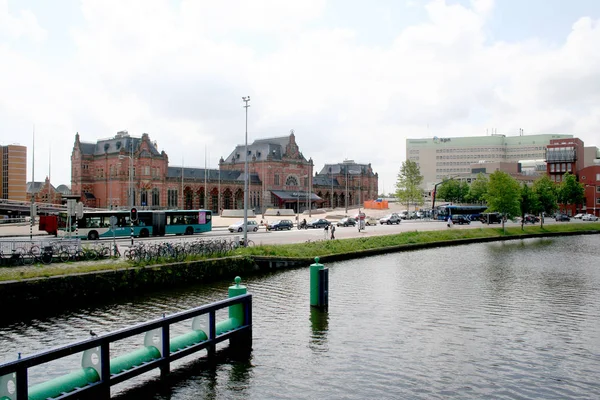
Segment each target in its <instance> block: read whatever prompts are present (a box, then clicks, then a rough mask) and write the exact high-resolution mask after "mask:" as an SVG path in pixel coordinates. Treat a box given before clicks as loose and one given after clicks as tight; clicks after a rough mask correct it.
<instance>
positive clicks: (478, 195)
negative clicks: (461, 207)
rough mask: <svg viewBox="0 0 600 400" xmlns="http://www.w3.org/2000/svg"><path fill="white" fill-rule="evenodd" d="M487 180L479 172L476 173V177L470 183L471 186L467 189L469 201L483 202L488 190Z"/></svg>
mask: <svg viewBox="0 0 600 400" xmlns="http://www.w3.org/2000/svg"><path fill="white" fill-rule="evenodd" d="M488 184H489V180H488V178H487V177H486V176H485V175H484V174H482V173H479V174H478V175H477V179H475V180H474V181H473V183H471V187H470V189H469V201H470V202H471V203H483V202H485V195H486V193H487V190H488Z"/></svg>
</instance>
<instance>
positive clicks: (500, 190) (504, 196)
mask: <svg viewBox="0 0 600 400" xmlns="http://www.w3.org/2000/svg"><path fill="white" fill-rule="evenodd" d="M485 199H486V201H487V204H488V210H489V211H492V212H499V213H500V214H502V217H503V218H502V229H503V230H504V232H505V233H506V230H505V225H504V219H505V217H511V216H515V215H519V211H520V200H521V199H520V191H519V184H518V183H517V181H516V180H515V179H514V178H513V177H512V176H510V175H509V174H507V173H506V172H503V171H495V172H494V173H493V174H491V175H490V182H489V185H488V192H487V194H486V195H485Z"/></svg>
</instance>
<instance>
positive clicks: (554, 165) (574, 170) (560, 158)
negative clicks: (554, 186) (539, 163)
mask: <svg viewBox="0 0 600 400" xmlns="http://www.w3.org/2000/svg"><path fill="white" fill-rule="evenodd" d="M583 148H584V146H583V142H582V141H581V140H580V139H578V138H563V139H553V140H551V141H550V143H549V144H548V146H547V149H546V173H547V174H548V176H549V177H550V180H551V181H552V182H556V183H560V182H562V180H563V175H564V174H565V173H567V172H568V173H570V174H573V175H575V176H576V177H577V179H578V180H579V171H580V170H581V169H583V167H584V161H585V160H584V151H583Z"/></svg>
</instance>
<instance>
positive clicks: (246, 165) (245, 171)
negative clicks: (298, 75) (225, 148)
mask: <svg viewBox="0 0 600 400" xmlns="http://www.w3.org/2000/svg"><path fill="white" fill-rule="evenodd" d="M242 101H243V102H244V103H246V104H245V105H244V108H245V109H246V135H245V142H244V143H245V144H244V247H246V246H248V107H250V105H249V104H248V102H249V101H250V96H248V97H242Z"/></svg>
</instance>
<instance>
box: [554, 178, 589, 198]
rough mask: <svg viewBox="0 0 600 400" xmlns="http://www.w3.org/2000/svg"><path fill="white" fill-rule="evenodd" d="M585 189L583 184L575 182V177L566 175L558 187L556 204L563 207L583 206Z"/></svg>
mask: <svg viewBox="0 0 600 400" xmlns="http://www.w3.org/2000/svg"><path fill="white" fill-rule="evenodd" d="M584 195H585V189H584V187H583V184H581V183H579V182H577V177H576V176H575V175H573V174H570V173H568V172H567V173H566V174H564V175H563V179H562V182H561V183H560V185H559V186H558V202H559V203H561V204H563V205H569V204H574V205H578V204H583V199H584Z"/></svg>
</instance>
